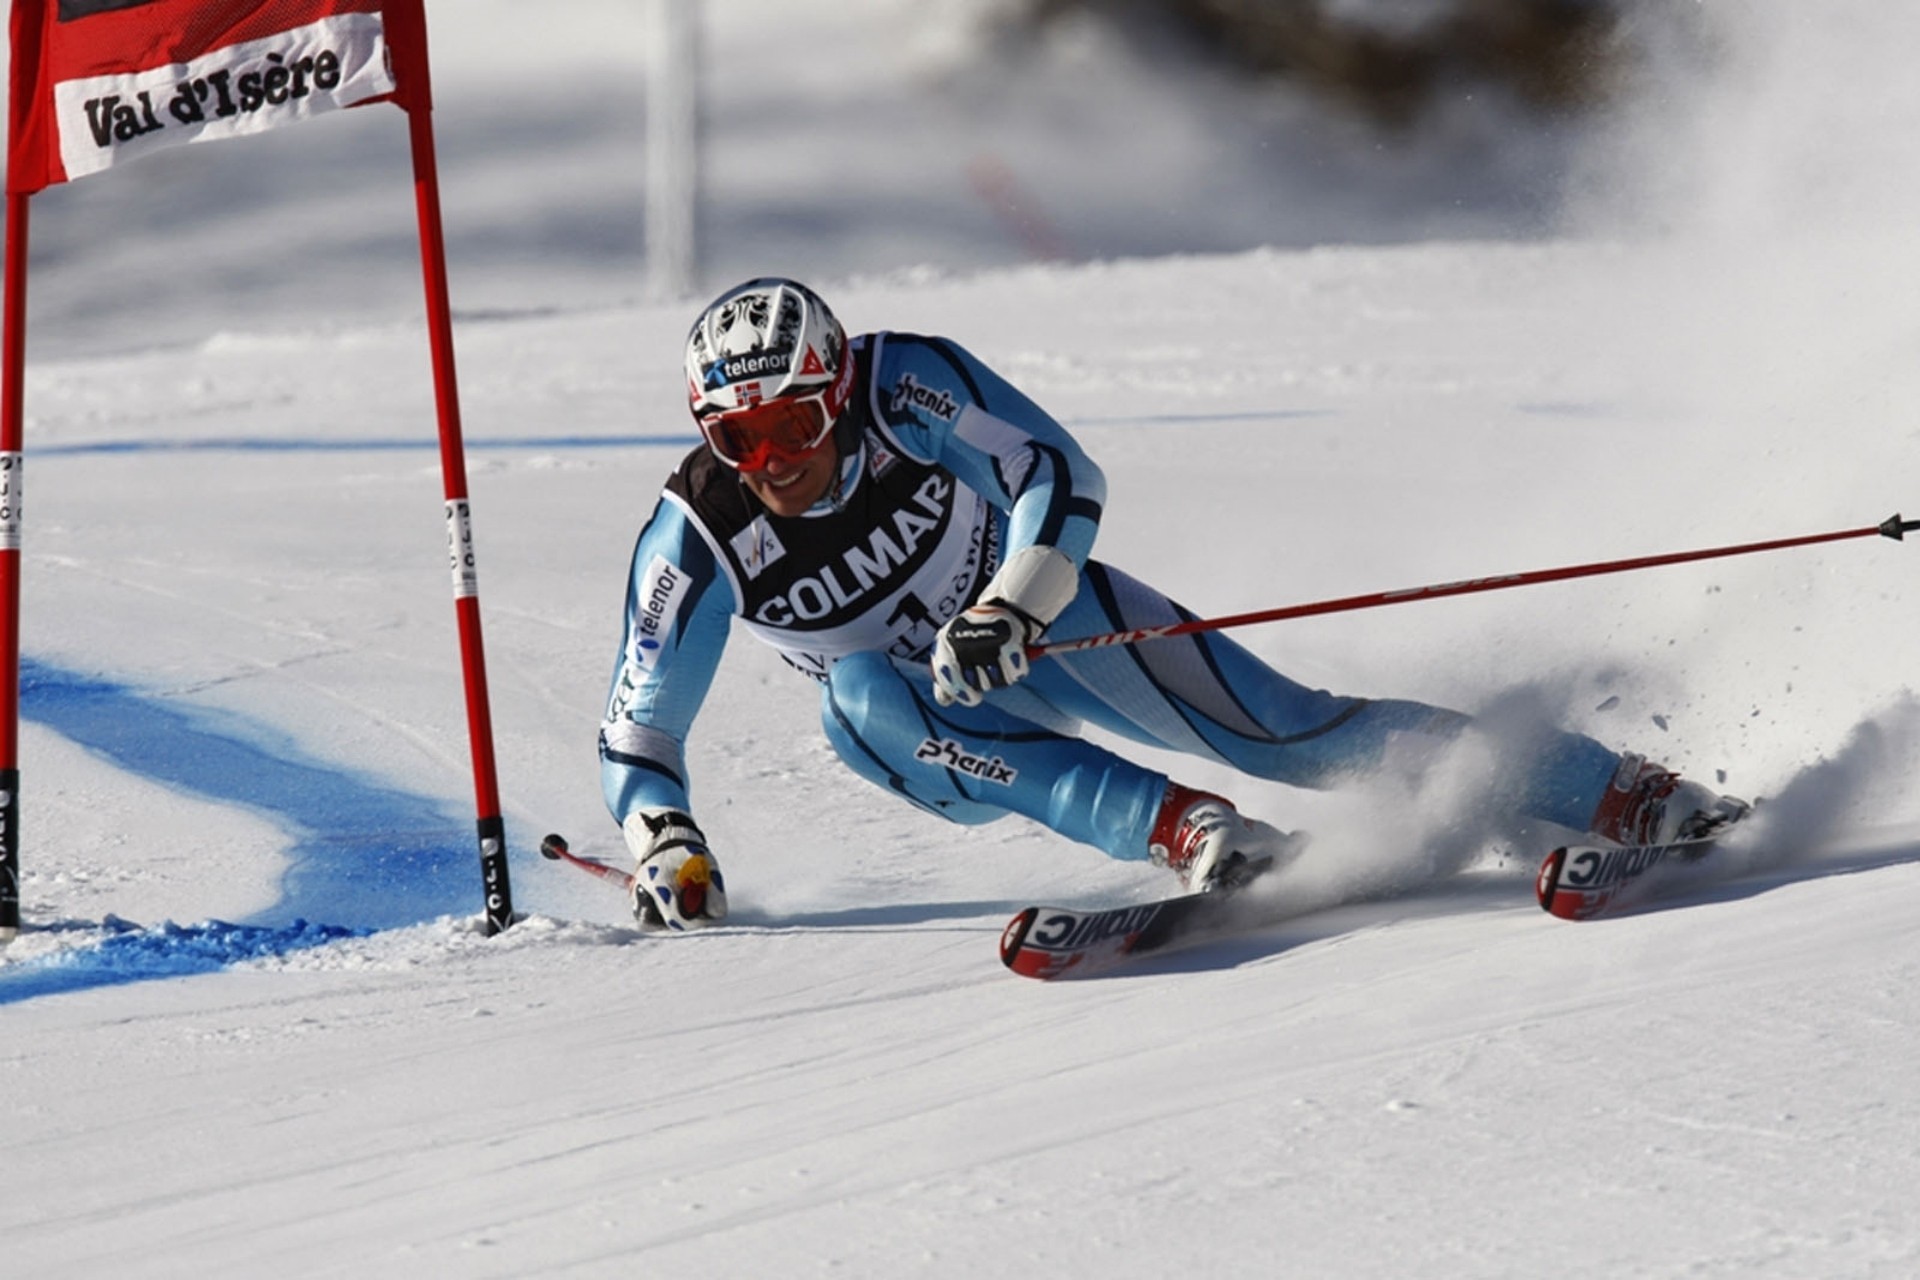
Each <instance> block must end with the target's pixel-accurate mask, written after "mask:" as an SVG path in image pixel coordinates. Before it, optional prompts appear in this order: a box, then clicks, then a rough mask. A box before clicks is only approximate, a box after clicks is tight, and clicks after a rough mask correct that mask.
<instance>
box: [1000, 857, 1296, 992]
mask: <svg viewBox="0 0 1920 1280" xmlns="http://www.w3.org/2000/svg"><path fill="white" fill-rule="evenodd" d="M1271 866H1272V859H1268V860H1267V861H1266V862H1265V864H1263V865H1262V866H1260V867H1259V868H1258V869H1257V870H1255V871H1254V872H1253V873H1252V874H1251V875H1249V876H1247V877H1246V878H1245V879H1244V880H1243V881H1242V882H1241V883H1240V884H1239V885H1238V886H1236V887H1234V888H1228V889H1218V890H1215V891H1213V892H1211V893H1187V894H1181V895H1179V896H1177V897H1172V898H1160V899H1157V900H1155V901H1153V902H1142V903H1137V904H1135V905H1133V906H1126V907H1106V908H1100V909H1095V910H1091V911H1088V910H1081V909H1079V908H1077V907H1028V908H1026V909H1025V910H1023V911H1021V912H1019V913H1018V914H1017V915H1015V916H1014V917H1013V919H1012V920H1009V921H1008V922H1007V927H1006V928H1005V929H1003V930H1001V932H1000V959H1001V961H1002V963H1004V964H1005V965H1006V966H1007V968H1009V969H1011V970H1013V971H1014V972H1015V973H1017V974H1019V975H1020V976H1022V977H1024V978H1039V979H1041V980H1043V981H1044V980H1047V979H1051V978H1059V977H1062V976H1065V975H1067V974H1072V975H1074V976H1076V977H1078V976H1083V975H1086V974H1089V973H1093V972H1095V971H1098V970H1101V969H1106V968H1109V967H1111V966H1112V965H1113V964H1115V963H1116V962H1118V961H1120V960H1122V959H1124V958H1127V957H1130V956H1139V955H1146V954H1148V953H1149V952H1154V951H1165V950H1169V949H1171V948H1173V947H1176V946H1185V945H1186V944H1188V943H1192V942H1199V941H1202V940H1204V939H1206V938H1213V937H1219V936H1221V935H1223V934H1228V933H1232V932H1235V931H1236V930H1239V929H1244V928H1246V927H1248V926H1250V925H1253V924H1257V923H1261V922H1264V921H1267V920H1269V919H1271V918H1273V915H1274V910H1273V904H1272V903H1270V902H1267V901H1265V900H1264V899H1262V898H1259V897H1250V896H1248V894H1247V890H1246V886H1247V885H1248V884H1251V883H1252V882H1253V881H1254V880H1256V879H1257V878H1258V877H1259V875H1260V874H1261V873H1262V872H1265V871H1266V870H1268V869H1269V868H1270V867H1271Z"/></svg>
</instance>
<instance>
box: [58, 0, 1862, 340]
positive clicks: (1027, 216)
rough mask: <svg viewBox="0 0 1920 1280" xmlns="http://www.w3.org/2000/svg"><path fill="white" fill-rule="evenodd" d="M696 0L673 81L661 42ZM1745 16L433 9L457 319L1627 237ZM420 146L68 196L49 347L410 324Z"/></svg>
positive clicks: (278, 153)
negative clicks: (798, 284)
mask: <svg viewBox="0 0 1920 1280" xmlns="http://www.w3.org/2000/svg"><path fill="white" fill-rule="evenodd" d="M1848 2H1849V0H1837V3H1838V4H1839V5H1840V6H1842V7H1845V6H1846V5H1847V4H1848ZM676 7H677V8H679V10H680V11H681V12H682V13H683V14H684V15H686V21H687V24H688V25H689V27H690V32H689V37H688V38H689V40H690V44H689V45H688V46H687V47H688V49H689V50H690V52H688V53H686V54H685V55H684V56H680V57H675V56H673V53H674V51H673V50H672V49H671V48H669V47H667V45H666V43H665V37H664V36H663V35H662V32H663V29H664V28H663V26H662V22H663V15H665V14H667V13H668V11H669V10H672V9H674V8H676ZM1776 7H1777V8H1785V9H1798V8H1805V7H1807V6H1792V5H1787V6H1776ZM1750 8H1751V6H1749V5H1743V4H1740V3H1737V2H1733V3H1729V4H1725V5H1721V6H1717V7H1716V6H1710V5H1703V4H1701V3H1698V2H1697V0H840V2H837V3H835V4H833V5H816V4H808V5H793V4H786V3H778V2H776V0H551V2H550V3H548V4H546V5H542V6H539V7H538V9H537V13H536V10H535V9H534V8H533V7H532V6H528V5H526V4H524V3H522V2H521V0H429V2H428V15H429V24H430V29H431V35H432V45H433V65H434V76H435V84H436V113H435V119H436V128H437V131H438V136H439V146H440V162H441V174H442V181H443V198H444V203H445V209H446V221H447V229H448V236H449V253H450V265H451V268H452V275H453V289H454V301H455V305H456V307H457V308H458V309H459V310H460V311H461V312H462V313H463V314H464V315H466V316H467V317H469V318H473V317H484V316H486V315H488V314H490V313H495V312H499V311H525V310H529V309H532V310H540V309H572V308H578V307H598V306H611V305H621V304H624V303H630V302H633V301H639V300H646V299H649V298H659V297H662V296H668V297H680V296H682V295H684V296H686V297H688V298H693V297H696V296H697V297H699V298H704V297H706V296H708V295H709V294H710V293H712V292H714V291H716V290H717V289H719V288H721V287H723V286H725V285H726V284H728V283H730V282H732V281H734V280H736V279H739V278H742V277H744V276H747V275H753V274H762V273H767V272H780V273H785V274H792V275H798V276H802V277H808V278H812V279H814V280H815V281H816V282H822V283H832V282H833V281H835V280H840V279H847V278H858V277H869V276H889V275H899V274H903V273H904V274H907V275H912V274H914V273H921V274H926V273H932V274H935V275H939V274H947V273H966V272H973V271H977V270H980V269H983V268H1010V267H1018V266H1020V265H1022V264H1028V263H1036V262H1089V261H1099V260H1106V259H1113V258H1121V257H1134V256H1141V255H1164V254H1182V253H1218V252H1228V251H1236V250H1244V249H1249V248H1254V247H1258V246H1277V247H1282V248H1293V247H1303V246H1313V245H1330V244H1352V243H1369V244H1377V243H1389V242H1405V241H1411V240H1432V239H1463V238H1470V239H1482V238H1517V237H1543V236H1554V235H1561V234H1567V233H1569V232H1572V231H1579V232H1583V233H1586V232H1591V231H1592V230H1593V229H1594V228H1595V227H1596V226H1599V227H1601V228H1603V229H1606V230H1613V229H1616V228H1617V227H1618V226H1619V225H1622V220H1621V213H1622V210H1625V209H1628V208H1631V209H1633V210H1634V211H1636V214H1638V215H1644V213H1645V211H1646V209H1647V207H1648V203H1649V202H1648V200H1647V199H1646V198H1645V196H1646V192H1645V191H1642V190H1636V191H1635V192H1634V193H1633V195H1632V197H1631V198H1627V199H1623V198H1621V196H1620V192H1621V188H1622V184H1623V183H1625V182H1627V178H1626V177H1625V176H1624V175H1625V173H1626V170H1625V169H1624V168H1623V166H1622V165H1621V164H1620V163H1619V160H1618V156H1619V154H1620V150H1621V140H1622V139H1623V138H1628V137H1644V136H1645V135H1646V134H1647V133H1648V131H1649V130H1650V129H1651V130H1653V131H1655V132H1659V131H1663V130H1664V131H1666V133H1667V135H1668V137H1669V141H1671V140H1672V135H1673V133H1674V131H1675V130H1676V128H1677V126H1678V123H1679V122H1681V121H1684V120H1687V119H1692V118H1696V117H1697V115H1698V113H1697V112H1695V111H1693V110H1692V108H1691V107H1690V105H1689V99H1688V87H1689V86H1692V85H1697V84H1699V83H1701V82H1703V81H1704V80H1706V79H1708V78H1710V77H1711V76H1712V75H1714V74H1717V70H1718V68H1720V67H1721V66H1722V65H1723V64H1724V63H1726V62H1727V60H1728V58H1729V47H1730V46H1729V41H1728V28H1729V26H1730V24H1731V20H1732V19H1734V18H1738V17H1739V16H1740V15H1741V14H1742V13H1744V12H1746V11H1747V10H1749V9H1750ZM530 14H534V15H536V16H531V17H530ZM1732 25H1737V24H1732ZM663 55H664V56H663ZM663 66H665V67H667V68H670V69H673V70H678V71H685V72H690V74H688V75H686V76H684V77H682V78H681V82H682V85H683V92H684V93H685V94H686V95H687V100H688V102H689V103H690V104H691V105H690V108H689V118H690V119H691V120H693V121H694V122H695V129H696V137H697V140H698V142H697V150H696V152H695V155H696V156H697V164H695V165H694V166H693V167H691V168H690V169H688V170H687V171H686V176H685V177H684V178H674V179H672V181H673V182H674V183H675V184H676V185H677V186H680V187H682V188H683V190H682V191H681V192H680V194H681V195H682V197H683V198H684V199H683V203H684V207H685V208H686V210H687V211H688V217H689V219H690V225H691V227H692V229H693V237H692V242H691V247H690V249H688V250H686V251H685V252H686V259H685V261H684V262H683V263H681V264H679V265H678V266H677V267H675V268H674V269H673V270H670V271H665V272H663V271H662V270H660V269H659V266H658V263H656V266H655V269H654V270H653V271H652V272H649V270H648V267H647V253H648V248H649V239H648V227H647V221H648V217H647V209H648V201H649V195H650V192H649V189H648V188H649V183H650V182H652V183H653V184H654V186H655V188H656V189H655V190H654V191H653V192H651V194H652V195H653V196H654V197H655V198H656V199H657V198H658V197H659V196H660V195H661V194H662V192H661V190H659V189H658V188H660V187H661V186H662V185H663V180H662V179H660V178H659V177H658V176H657V175H656V176H655V177H653V178H650V177H649V169H648V163H649V159H650V156H651V157H653V158H657V157H658V153H659V144H658V143H657V141H656V142H655V143H654V144H652V145H651V146H650V144H649V137H650V134H649V125H650V124H653V125H658V124H659V123H660V120H659V117H660V116H661V113H662V108H661V106H660V100H659V99H658V98H654V97H650V96H649V90H650V88H651V89H653V90H656V91H657V90H658V89H659V88H660V86H661V84H662V76H663V74H664V73H663V72H662V67H663ZM650 117H653V119H651V120H650ZM653 136H654V137H655V138H656V139H657V137H658V135H657V134H656V135H653ZM405 144H406V140H405V130H404V128H402V127H401V126H400V124H399V122H398V121H397V120H396V118H395V116H394V113H392V112H391V111H388V110H386V109H384V108H376V109H370V110H361V111H352V112H347V113H345V114H344V115H343V116H341V117H338V118H336V119H332V120H328V121H324V122H321V123H320V124H317V125H314V126H310V127H303V128H301V129H296V130H286V131H282V132H280V133H277V134H274V135H272V136H271V137H268V138H263V139H256V140H252V141H246V142H238V143H225V144H223V145H221V146H219V147H191V148H186V149H185V150H182V151H170V152H168V153H166V155H165V156H164V157H163V158H157V159H151V160H147V161H143V162H139V163H137V164H134V165H130V166H128V169H127V171H126V172H125V174H120V173H116V175H114V176H111V177H107V178H96V179H91V180H88V181H83V182H79V183H76V184H72V185H70V186H67V187H65V188H56V189H54V190H52V191H49V192H48V193H46V194H45V195H44V196H42V197H39V198H37V199H36V201H35V206H34V208H35V215H34V217H35V222H34V260H35V266H34V272H33V282H34V294H33V300H32V306H33V310H32V315H33V330H32V333H33V341H34V343H35V344H36V347H37V349H38V350H39V352H41V353H43V354H44V353H49V352H66V351H76V350H78V351H95V350H102V349H105V350H114V349H125V348H129V347H132V348H142V347H148V346H151V345H153V344H155V343H173V342H194V341H199V340H202V339H204V338H205V337H207V336H208V335H209V334H211V333H216V332H221V331H227V330H233V329H246V330H251V331H259V330H263V329H264V330H269V331H270V330H273V329H275V328H281V327H291V328H301V329H310V328H312V327H313V326H315V325H331V324H349V325H351V324H358V323H363V322H365V321H366V320H368V319H369V318H373V319H378V318H381V317H387V316H409V315H412V314H414V313H416V312H417V311H418V310H419V302H418V296H417V295H418V280H417V259H416V258H415V256H414V255H415V252H416V250H415V242H414V238H413V236H414V226H413V205H412V192H411V188H410V185H409V182H408V176H407V175H408V172H409V171H408V167H407V156H406V145H405ZM1682 168H1684V167H1682ZM136 171H137V172H138V174H139V177H138V180H137V181H136V180H135V178H134V177H133V176H132V175H133V174H134V173H135V172H136ZM1681 171H1682V169H1676V171H1675V172H1676V173H1679V172H1681ZM1668 176H1669V177H1670V178H1671V177H1673V176H1674V175H1673V174H1669V175H1668ZM1635 181H1640V179H1638V178H1636V179H1635ZM657 207H659V206H656V208H657ZM1656 220H1657V219H1656ZM655 222H656V224H658V223H659V222H660V215H658V214H657V213H656V215H655ZM161 242H164V244H165V246H166V249H165V252H155V245H156V243H161ZM82 260H84V261H85V262H87V263H88V264H89V267H90V268H91V269H89V270H85V271H73V272H68V271H66V270H65V268H66V267H68V266H69V265H71V264H74V263H77V262H79V261H82ZM102 267H106V268H109V269H110V271H111V274H112V276H113V277H114V278H115V279H117V280H118V281H120V282H121V283H122V285H123V286H124V287H123V289H121V290H119V291H116V292H115V293H114V294H113V295H112V296H105V295H103V293H102V291H101V290H100V289H99V287H98V280H99V279H100V275H99V274H98V272H99V271H100V269H101V268H102Z"/></svg>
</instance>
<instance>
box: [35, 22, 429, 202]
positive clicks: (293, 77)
mask: <svg viewBox="0 0 1920 1280" xmlns="http://www.w3.org/2000/svg"><path fill="white" fill-rule="evenodd" d="M420 9H421V0H15V3H14V6H13V51H14V57H15V58H16V59H26V60H28V61H27V63H26V65H19V64H16V66H15V69H14V100H13V107H14V114H13V128H12V129H11V131H10V132H11V139H10V141H11V150H10V157H9V164H8V168H7V190H8V191H10V192H32V191H38V190H40V189H41V188H43V187H47V186H51V185H53V184H54V183H58V182H66V181H70V180H72V179H75V178H83V177H86V176H87V175H88V174H92V173H99V172H101V171H102V170H105V169H109V168H111V167H113V166H114V165H116V164H119V163H121V162H122V161H125V160H129V159H133V158H134V157H137V156H141V155H144V154H146V153H148V152H150V151H157V150H160V149H162V148H164V147H170V146H175V145H178V144H181V143H187V142H204V141H210V140H213V139H217V138H231V137H237V136H239V135H242V134H251V133H263V132H265V131H266V130H268V129H274V128H278V127H279V126H280V125H283V124H292V123H294V122H296V121H299V120H306V119H309V118H311V117H313V116H317V115H322V114H324V113H326V112H329V111H336V110H339V109H341V108H343V107H352V106H358V105H360V104H361V103H365V102H374V101H379V100H382V99H387V98H391V97H393V96H394V95H395V93H396V91H397V90H398V89H399V88H400V87H401V85H402V84H403V83H404V82H407V81H408V80H418V81H422V82H423V81H424V78H425V77H424V76H409V74H408V71H407V66H406V63H405V61H404V60H403V57H402V56H397V55H396V48H397V49H398V50H399V51H400V53H401V54H402V55H410V54H417V53H418V52H419V43H420V42H416V41H412V40H409V39H407V35H408V34H410V32H411V30H412V29H420V30H424V19H423V18H422V17H421V14H420ZM407 18H411V19H412V20H413V22H414V24H415V27H414V28H409V27H407V25H406V21H405V20H406V19H407ZM396 26H397V27H399V28H401V32H400V36H399V38H398V39H396V38H395V33H394V31H393V28H394V27H396Z"/></svg>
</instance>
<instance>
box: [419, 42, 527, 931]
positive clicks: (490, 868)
mask: <svg viewBox="0 0 1920 1280" xmlns="http://www.w3.org/2000/svg"><path fill="white" fill-rule="evenodd" d="M396 13H397V14H398V15H399V17H398V19H397V20H396V26H398V25H399V22H401V21H404V22H405V23H406V29H404V30H403V31H401V32H399V33H398V34H399V36H400V39H401V41H402V42H403V44H407V45H411V52H412V53H413V61H414V66H413V67H412V72H413V75H412V78H411V80H410V81H403V84H406V85H407V91H406V93H405V94H404V96H403V97H401V99H400V105H401V106H402V107H403V108H404V109H405V110H406V113H407V124H408V130H409V136H410V139H411V143H412V148H413V186H414V195H415V202H416V204H417V206H418V212H419V221H420V262H421V268H422V272H423V274H424V277H425V283H426V293H427V339H428V347H429V350H430V353H431V356H432V361H433V392H434V404H435V408H436V410H437V413H438V416H439V423H440V473H441V479H442V483H443V485H444V488H445V492H446V502H447V548H448V552H449V555H450V558H451V561H452V569H453V596H454V602H453V603H454V612H455V615H456V617H457V619H458V621H459V627H460V664H461V671H462V677H463V680H464V683H465V686H466V700H467V736H468V739H469V745H470V747H471V750H472V754H473V790H474V801H475V808H476V810H477V812H478V827H479V837H480V874H481V881H482V888H483V890H484V893H485V902H486V913H485V921H484V924H485V931H486V933H488V934H489V935H491V934H496V933H499V932H501V931H502V930H504V929H507V928H508V927H510V926H511V925H512V924H513V888H512V884H511V881H510V879H509V876H508V866H507V836H506V823H505V821H504V820H503V819H502V817H501V813H500V786H499V781H498V775H497V772H496V769H495V763H494V754H493V712H492V708H491V705H490V702H489V699H488V696H487V664H486V655H485V646H484V645H483V643H482V640H481V632H480V580H479V572H478V568H477V566H476V563H475V558H474V549H473V526H472V523H471V510H470V506H469V502H468V498H467V462H466V450H465V446H464V444H463V442H462V438H461V431H460V398H459V383H458V381H457V379H456V377H455V375H454V362H453V304H452V300H451V296H450V293H449V290H448V286H447V255H446V239H445V235H444V232H443V230H442V226H441V220H440V179H439V166H438V163H437V161H436V159H435V155H434V146H433V99H432V91H431V88H430V83H429V80H428V73H427V65H428V63H427V52H426V22H425V17H424V14H423V13H422V12H420V11H417V10H415V9H409V8H404V7H402V8H397V9H396ZM416 24H417V25H416Z"/></svg>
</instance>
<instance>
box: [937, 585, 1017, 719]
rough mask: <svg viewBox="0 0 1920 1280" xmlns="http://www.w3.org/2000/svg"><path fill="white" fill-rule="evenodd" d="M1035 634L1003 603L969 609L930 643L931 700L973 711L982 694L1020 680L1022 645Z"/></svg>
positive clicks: (942, 704) (945, 705)
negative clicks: (931, 666) (931, 659)
mask: <svg viewBox="0 0 1920 1280" xmlns="http://www.w3.org/2000/svg"><path fill="white" fill-rule="evenodd" d="M1040 632H1041V626H1040V624H1039V622H1037V621H1036V620H1035V619H1034V618H1033V617H1032V616H1031V615H1029V614H1025V613H1022V612H1021V611H1020V610H1018V609H1016V608H1014V607H1013V606H1012V605H1010V604H1007V603H1006V602H1005V601H1004V600H992V601H988V602H987V603H985V604H977V605H974V606H973V607H972V608H971V609H968V610H967V611H966V612H964V613H962V614H961V615H960V616H959V617H957V618H955V619H954V620H953V621H952V622H949V623H948V624H947V625H946V626H944V627H942V628H940V636H939V638H938V639H936V640H935V641H934V643H933V696H934V697H935V699H937V700H938V701H939V703H940V705H941V706H943V707H947V706H952V705H953V704H954V703H956V702H958V703H961V704H962V705H964V706H969V707H974V706H978V705H980V698H981V695H983V694H985V693H986V691H987V690H989V689H1003V688H1005V687H1006V686H1008V685H1010V684H1012V683H1013V682H1014V681H1016V680H1021V679H1024V678H1025V677H1026V674H1027V645H1028V644H1029V643H1030V642H1031V641H1032V639H1033V638H1034V637H1035V636H1037V635H1039V634H1040Z"/></svg>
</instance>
